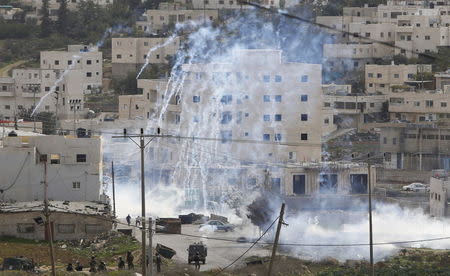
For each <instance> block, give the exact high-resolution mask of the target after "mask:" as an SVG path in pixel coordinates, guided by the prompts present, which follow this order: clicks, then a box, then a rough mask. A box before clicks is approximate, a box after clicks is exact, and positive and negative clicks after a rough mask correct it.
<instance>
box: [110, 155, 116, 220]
mask: <svg viewBox="0 0 450 276" xmlns="http://www.w3.org/2000/svg"><path fill="white" fill-rule="evenodd" d="M111 178H112V192H113V215H114V217H116V185H115V183H114V161H111Z"/></svg>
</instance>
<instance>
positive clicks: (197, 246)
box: [187, 242, 208, 264]
mask: <svg viewBox="0 0 450 276" xmlns="http://www.w3.org/2000/svg"><path fill="white" fill-rule="evenodd" d="M187 251H188V252H189V254H188V264H190V263H191V262H193V261H194V257H195V255H196V254H197V253H198V254H199V257H200V262H202V263H203V264H205V263H206V256H207V255H208V248H207V247H206V245H204V244H203V243H202V242H195V243H193V244H191V245H189V248H188V249H187Z"/></svg>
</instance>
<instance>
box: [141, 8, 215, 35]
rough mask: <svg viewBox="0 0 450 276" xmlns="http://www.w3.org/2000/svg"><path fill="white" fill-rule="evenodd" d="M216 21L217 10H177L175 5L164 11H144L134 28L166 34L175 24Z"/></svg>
mask: <svg viewBox="0 0 450 276" xmlns="http://www.w3.org/2000/svg"><path fill="white" fill-rule="evenodd" d="M218 19H219V11H218V10H188V9H179V7H177V6H176V5H171V6H168V7H167V8H165V9H159V10H147V11H145V13H144V14H143V16H142V18H141V19H140V20H139V21H137V22H136V27H137V28H138V30H141V31H143V32H147V33H151V34H162V33H167V32H168V31H169V30H171V29H172V28H173V27H174V26H175V24H177V23H184V22H188V21H191V20H192V21H197V22H204V21H210V22H217V21H218Z"/></svg>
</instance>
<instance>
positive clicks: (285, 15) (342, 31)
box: [238, 0, 437, 60]
mask: <svg viewBox="0 0 450 276" xmlns="http://www.w3.org/2000/svg"><path fill="white" fill-rule="evenodd" d="M238 2H239V3H240V4H244V5H249V6H252V7H255V8H257V9H260V10H264V11H266V12H269V13H272V14H279V15H282V16H284V17H287V18H291V19H294V20H298V21H300V22H303V23H307V24H310V25H313V26H317V27H320V28H323V29H327V30H332V31H333V32H340V33H342V34H345V35H348V36H353V37H356V38H358V39H362V40H366V41H370V42H372V43H378V44H381V45H385V46H388V47H392V48H395V49H400V50H404V51H407V52H410V53H413V54H414V55H421V56H424V57H427V58H431V59H433V60H434V59H437V57H435V56H432V55H429V54H426V53H417V52H414V51H413V50H411V49H407V48H403V47H400V46H397V45H395V44H392V43H390V42H386V41H382V40H376V39H373V38H370V37H365V36H359V34H354V33H351V32H347V31H344V30H339V29H335V28H333V27H330V26H328V25H325V24H321V23H317V22H314V21H312V20H309V19H306V18H303V17H300V16H297V15H293V14H290V13H288V12H287V11H284V10H281V9H272V8H268V7H265V6H263V5H261V4H258V3H255V2H250V1H246V0H238Z"/></svg>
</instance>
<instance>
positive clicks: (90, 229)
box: [85, 224, 104, 234]
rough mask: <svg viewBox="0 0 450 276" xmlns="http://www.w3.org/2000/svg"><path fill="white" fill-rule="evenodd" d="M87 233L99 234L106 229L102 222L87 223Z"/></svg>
mask: <svg viewBox="0 0 450 276" xmlns="http://www.w3.org/2000/svg"><path fill="white" fill-rule="evenodd" d="M85 231H86V234H98V233H102V232H103V231H104V228H103V227H102V226H101V225H100V224H86V225H85Z"/></svg>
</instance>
